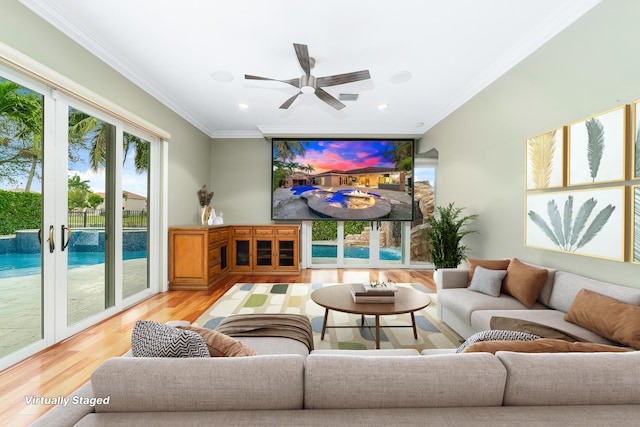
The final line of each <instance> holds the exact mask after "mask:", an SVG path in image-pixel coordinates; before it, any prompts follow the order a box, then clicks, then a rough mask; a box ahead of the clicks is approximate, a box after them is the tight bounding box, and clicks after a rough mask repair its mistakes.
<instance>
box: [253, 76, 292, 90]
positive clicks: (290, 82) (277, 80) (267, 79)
mask: <svg viewBox="0 0 640 427" xmlns="http://www.w3.org/2000/svg"><path fill="white" fill-rule="evenodd" d="M244 78H245V79H246V80H266V81H271V82H280V83H286V84H288V85H291V86H293V87H297V88H298V89H300V78H299V77H298V78H295V79H289V80H279V79H271V78H269V77H260V76H252V75H251V74H245V75H244Z"/></svg>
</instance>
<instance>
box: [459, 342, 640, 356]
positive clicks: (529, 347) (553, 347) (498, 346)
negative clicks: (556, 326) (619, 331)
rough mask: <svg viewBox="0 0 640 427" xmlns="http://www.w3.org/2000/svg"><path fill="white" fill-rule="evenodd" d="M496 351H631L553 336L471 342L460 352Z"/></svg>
mask: <svg viewBox="0 0 640 427" xmlns="http://www.w3.org/2000/svg"><path fill="white" fill-rule="evenodd" d="M497 351H515V352H518V353H569V352H571V353H585V352H601V351H608V352H623V351H633V350H630V349H628V348H624V347H616V346H614V345H606V344H595V343H590V342H569V341H565V340H560V339H553V338H540V339H537V340H533V341H481V342H477V343H475V344H471V345H470V346H469V347H467V348H465V349H464V350H462V353H475V352H485V353H493V354H495V353H496V352H497Z"/></svg>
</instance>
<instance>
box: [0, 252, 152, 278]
mask: <svg viewBox="0 0 640 427" xmlns="http://www.w3.org/2000/svg"><path fill="white" fill-rule="evenodd" d="M146 257H147V251H129V252H123V253H122V259H124V260H129V259H137V258H146ZM103 263H104V252H69V258H68V261H67V264H68V266H69V268H78V267H87V266H90V265H96V264H103ZM32 274H40V254H39V253H37V254H0V279H5V278H9V277H20V276H29V275H32Z"/></svg>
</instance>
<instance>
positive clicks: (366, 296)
mask: <svg viewBox="0 0 640 427" xmlns="http://www.w3.org/2000/svg"><path fill="white" fill-rule="evenodd" d="M351 296H352V297H353V301H354V302H356V303H366V304H388V303H393V302H394V301H395V292H393V291H387V292H378V291H374V292H372V291H369V290H367V289H365V286H364V285H363V284H362V283H354V284H352V285H351Z"/></svg>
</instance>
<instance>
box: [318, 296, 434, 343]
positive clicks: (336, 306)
mask: <svg viewBox="0 0 640 427" xmlns="http://www.w3.org/2000/svg"><path fill="white" fill-rule="evenodd" d="M397 288H398V291H397V292H396V295H395V300H394V302H393V303H380V304H370V303H356V302H355V301H354V300H353V297H352V296H351V285H350V284H349V285H331V286H325V287H323V288H320V289H316V290H315V291H313V292H312V293H311V299H312V300H313V302H315V303H316V304H318V305H319V306H322V307H324V308H325V311H324V321H323V322H322V334H321V335H320V339H322V340H323V339H324V333H325V330H326V329H328V328H359V327H360V326H357V325H356V326H328V325H327V318H328V316H329V310H335V311H341V312H344V313H352V314H359V315H361V320H362V327H367V328H371V326H369V325H367V324H366V320H365V318H364V316H365V315H367V316H375V318H376V324H375V338H376V348H377V349H379V348H380V316H389V315H393V314H405V313H410V314H411V325H410V326H406V325H391V326H385V327H386V328H409V327H412V328H413V337H414V338H415V339H418V331H417V329H416V318H415V316H414V314H413V313H414V312H416V311H418V310H421V309H423V308H425V307H426V306H428V305H429V304H430V303H431V298H429V295H427V294H425V293H423V292H420V291H417V290H415V289H413V288H408V287H405V286H397Z"/></svg>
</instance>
